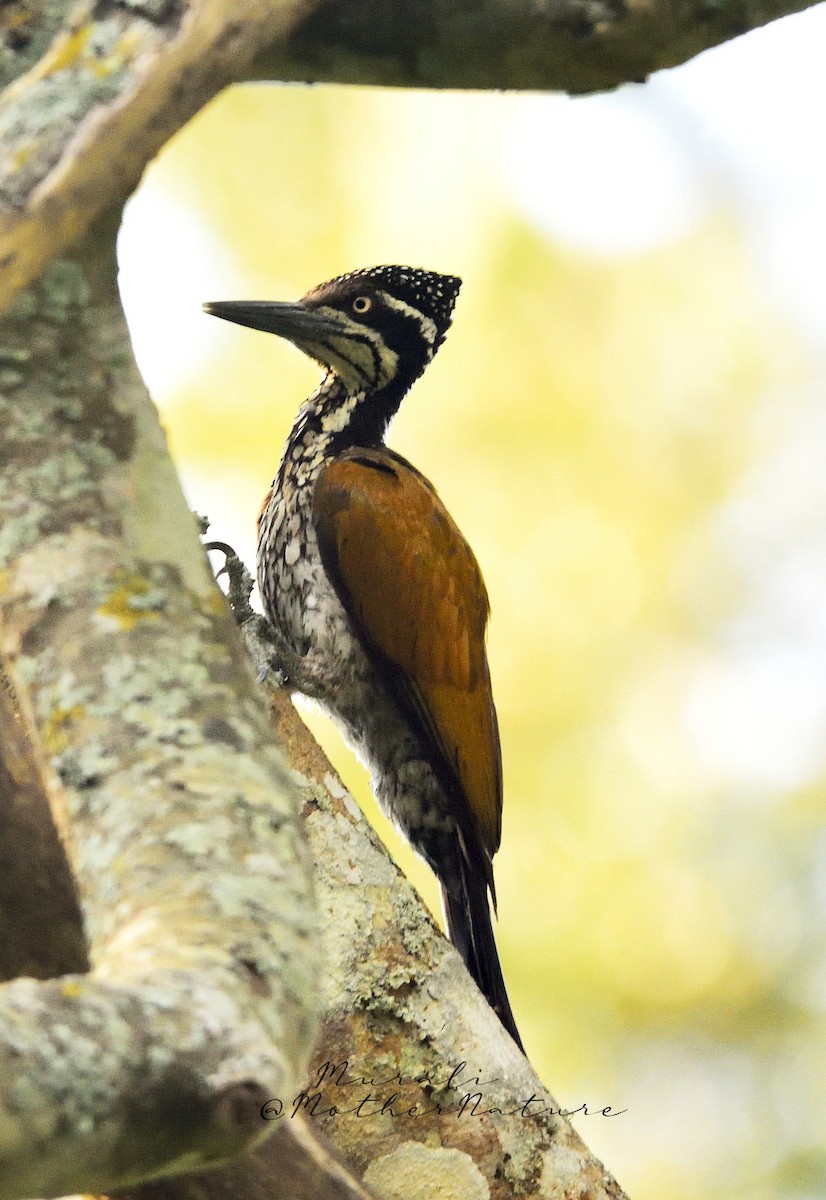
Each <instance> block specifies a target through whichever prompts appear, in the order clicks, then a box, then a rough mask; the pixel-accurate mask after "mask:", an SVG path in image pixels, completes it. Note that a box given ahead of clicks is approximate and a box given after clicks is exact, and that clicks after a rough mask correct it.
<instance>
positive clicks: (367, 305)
mask: <svg viewBox="0 0 826 1200" xmlns="http://www.w3.org/2000/svg"><path fill="white" fill-rule="evenodd" d="M372 307H373V301H372V300H371V299H370V297H369V296H356V298H355V300H354V301H353V312H354V313H358V314H359V316H363V315H364V313H366V312H369V311H370V309H371V308H372Z"/></svg>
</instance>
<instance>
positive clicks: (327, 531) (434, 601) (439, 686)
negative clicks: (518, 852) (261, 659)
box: [313, 448, 502, 861]
mask: <svg viewBox="0 0 826 1200" xmlns="http://www.w3.org/2000/svg"><path fill="white" fill-rule="evenodd" d="M313 516H314V521H315V528H316V533H317V537H318V543H319V549H320V552H321V557H322V561H323V562H324V565H325V568H326V570H327V573H328V575H329V576H330V579H331V580H332V582H333V586H334V587H335V588H336V591H337V593H338V595H339V598H340V599H341V602H342V604H343V605H344V608H345V610H346V612H347V614H348V616H349V617H350V619H351V621H352V622H353V625H354V627H355V629H356V632H357V634H358V635H359V636H360V637H361V638H362V640H363V641H364V642H365V643H366V644H367V646H368V647H369V648H370V649H371V650H372V651H373V652H374V655H377V656H378V659H379V661H380V662H382V663H383V665H384V666H385V668H386V671H385V674H386V678H387V679H388V681H391V682H392V686H393V688H394V690H395V691H396V692H397V694H398V695H399V697H400V699H401V701H402V703H403V704H404V706H405V707H406V709H407V710H408V712H410V713H412V715H413V718H414V719H415V720H416V722H417V724H418V726H419V731H420V734H421V736H422V738H423V740H424V742H425V745H427V746H428V747H429V748H430V749H431V751H432V753H433V755H434V757H435V760H436V762H437V764H438V765H439V767H440V769H441V771H442V774H443V776H444V775H445V774H447V775H448V776H449V777H450V779H451V780H452V781H453V783H454V785H455V786H454V787H453V788H451V790H452V791H453V792H454V793H456V792H458V795H459V797H460V798H461V799H463V800H464V802H465V804H466V806H467V808H466V814H465V815H466V817H468V816H469V817H471V830H470V832H471V833H472V835H474V840H475V837H477V836H478V837H480V838H481V842H482V845H483V847H484V849H485V851H486V853H487V856H488V861H489V856H491V855H493V854H494V853H495V851H496V849H497V848H498V846H499V838H500V829H501V811H502V766H501V754H500V747H499V733H498V728H497V723H496V711H495V709H494V705H493V697H492V694H491V687H490V674H489V670H488V662H487V655H486V653H485V627H486V625H487V618H488V608H489V606H488V598H487V592H486V591H485V585H484V582H483V580H482V575H481V572H480V570H479V566H478V564H477V562H476V559H475V558H474V556H473V552H472V550H471V549H470V547H469V546H468V544H467V542H466V541H465V539H464V537H463V536H462V534H461V532H460V531H459V529H458V527H457V526H456V524H455V522H454V521H453V520H452V519H451V517H450V515H449V514H448V512H447V510H446V509H445V507H444V505H443V504H442V502H441V500H440V499H439V497H438V496H437V495H436V492H435V491H434V489H433V488H432V487H431V485H430V484H429V483H428V482H427V480H426V479H424V477H423V476H422V475H420V474H419V473H418V471H416V470H415V469H414V468H413V467H411V466H410V464H409V463H407V462H406V461H405V460H404V459H403V458H401V457H400V456H399V455H396V454H394V453H392V451H389V450H387V449H384V448H382V449H375V450H352V451H346V452H345V453H343V454H342V455H340V456H339V457H338V458H336V459H335V460H334V461H333V462H332V463H330V465H329V466H327V467H326V468H325V469H324V470H323V471H322V473H321V475H320V476H319V479H318V482H317V484H316V489H315V493H314V497H313Z"/></svg>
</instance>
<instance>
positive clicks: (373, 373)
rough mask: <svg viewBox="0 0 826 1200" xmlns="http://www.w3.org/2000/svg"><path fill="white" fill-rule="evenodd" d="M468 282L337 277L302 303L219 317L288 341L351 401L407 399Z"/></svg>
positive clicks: (232, 304) (394, 274)
mask: <svg viewBox="0 0 826 1200" xmlns="http://www.w3.org/2000/svg"><path fill="white" fill-rule="evenodd" d="M461 283H462V281H461V280H460V279H457V278H456V276H454V275H439V274H437V273H436V272H435V271H422V270H419V269H417V268H414V267H371V268H369V269H367V270H362V271H351V272H349V274H347V275H339V276H338V277H337V278H335V279H331V280H329V282H328V283H322V284H320V285H319V286H318V287H315V288H313V289H312V291H310V292H308V293H307V294H306V296H303V297H302V298H301V299H300V300H299V301H298V302H297V303H296V304H281V303H278V302H275V301H267V300H248V301H245V300H238V301H236V300H225V301H223V300H222V301H218V302H216V303H213V304H205V305H204V309H205V311H206V312H208V313H210V314H211V315H212V316H215V317H223V318H224V320H227V321H234V322H236V324H238V325H248V326H250V328H252V329H263V330H266V331H267V332H269V333H276V334H278V335H279V337H283V338H287V340H288V341H291V342H292V343H293V344H294V345H296V346H297V347H298V348H299V350H303V351H304V353H305V354H307V355H309V356H310V358H314V359H315V360H316V362H318V363H320V364H321V365H322V366H323V367H324V368H325V369H326V370H329V371H332V372H334V373H335V375H336V376H337V377H338V378H339V379H340V380H341V382H342V383H343V385H344V387H345V388H346V390H347V392H348V393H349V394H350V395H352V396H355V395H360V394H366V395H369V394H374V393H376V392H379V391H383V390H384V389H387V388H391V387H392V390H393V391H394V392H398V393H399V394H400V395H401V394H403V393H404V392H405V391H406V390H407V388H409V387H410V385H411V384H412V383H413V381H414V380H415V379H416V378H417V377H418V376H419V375H421V373H422V371H423V370H424V369H425V367H426V366H427V364H428V363H429V362H430V360H431V358H432V357H433V355H434V354H435V353H436V351H437V350H438V348H439V346H440V345H441V344H442V342H443V341H444V339H445V335H446V333H447V331H448V329H449V327H450V322H451V318H452V315H453V306H454V304H455V302H456V297H457V295H458V293H459V288H460V287H461Z"/></svg>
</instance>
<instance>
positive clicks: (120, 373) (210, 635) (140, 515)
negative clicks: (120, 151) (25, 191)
mask: <svg viewBox="0 0 826 1200" xmlns="http://www.w3.org/2000/svg"><path fill="white" fill-rule="evenodd" d="M0 416H1V417H2V422H1V423H0V428H1V429H2V438H1V439H0V452H2V454H3V458H4V471H3V475H2V478H1V479H0V531H2V532H0V652H1V653H2V656H3V660H4V665H5V670H4V675H5V678H6V679H8V680H9V687H10V688H11V690H12V691H13V693H14V696H15V697H16V699H17V703H18V704H19V705H20V706H22V707H23V708H24V709H25V713H24V716H25V719H26V720H27V722H28V723H29V727H30V729H31V730H32V731H33V734H34V736H35V737H36V738H37V740H38V742H39V744H40V745H41V746H42V747H43V749H44V751H45V753H46V755H48V758H49V760H50V763H51V767H52V770H51V771H48V772H46V771H44V772H43V773H42V777H41V776H39V777H38V778H37V779H35V780H34V781H33V786H34V785H37V786H39V787H40V788H41V790H45V791H46V792H47V793H48V800H49V803H50V806H51V810H52V814H53V816H54V817H55V821H56V823H57V825H58V826H59V827H60V828H61V832H62V834H63V837H64V841H65V844H66V847H67V851H68V855H69V859H70V861H71V865H72V868H73V871H74V875H75V878H76V880H77V885H78V893H79V898H80V904H81V908H82V912H83V918H84V924H85V929H86V934H87V937H88V941H89V957H90V960H91V972H90V973H89V974H88V975H77V974H76V975H64V976H63V977H62V978H60V979H59V980H53V981H49V982H38V981H34V980H25V979H23V980H15V981H13V982H10V983H8V984H6V985H4V986H3V987H2V988H0V1080H2V1084H3V1089H2V1096H1V1097H0V1196H3V1197H9V1198H12V1197H14V1198H18V1197H21V1196H33V1195H34V1196H44V1195H61V1194H64V1193H66V1192H69V1191H80V1190H84V1191H88V1190H91V1189H101V1188H104V1187H106V1188H111V1187H115V1186H117V1185H123V1184H124V1183H127V1182H130V1181H135V1180H137V1179H141V1178H146V1177H150V1176H152V1175H157V1174H159V1173H163V1174H170V1173H174V1172H175V1171H180V1170H192V1169H193V1168H195V1167H197V1166H199V1165H200V1166H205V1165H208V1164H211V1163H216V1162H220V1161H223V1160H224V1159H226V1158H228V1157H230V1156H231V1155H233V1154H236V1153H238V1151H239V1150H241V1149H243V1148H244V1147H246V1146H249V1145H250V1144H253V1143H254V1142H256V1141H258V1140H260V1139H261V1138H262V1137H264V1136H266V1134H267V1133H268V1132H269V1131H270V1127H269V1126H268V1125H267V1123H266V1122H263V1121H262V1119H261V1116H260V1108H261V1104H262V1103H263V1101H264V1100H266V1099H267V1098H268V1097H269V1096H270V1095H271V1094H272V1093H273V1092H274V1091H278V1089H280V1088H284V1087H287V1088H291V1087H293V1086H296V1085H297V1082H298V1080H299V1079H300V1078H301V1077H303V1074H304V1072H305V1069H306V1062H307V1055H308V1053H309V1050H310V1046H311V1043H312V1039H313V1036H314V1032H315V1028H316V1021H317V1008H318V988H317V976H318V966H317V961H318V950H317V937H316V933H315V930H316V919H315V911H316V910H315V907H314V904H313V901H312V889H311V882H310V871H309V861H308V858H307V855H306V852H305V850H304V846H303V841H302V835H301V831H300V828H299V825H298V822H297V809H296V803H295V793H294V791H293V789H292V786H291V784H290V782H289V780H288V777H287V774H286V772H285V770H284V768H283V766H282V761H281V758H280V756H279V754H278V753H277V751H276V750H275V749H274V747H273V740H272V731H271V728H270V725H269V721H268V716H267V711H266V706H265V705H264V704H263V703H262V701H261V698H260V696H259V693H258V689H257V686H256V683H255V679H254V677H253V673H252V670H251V668H250V665H249V663H248V660H247V657H246V654H245V653H244V651H243V649H242V647H241V645H240V642H239V640H238V637H237V634H236V631H235V629H234V627H233V622H232V618H231V615H230V614H229V612H228V610H227V608H226V605H225V602H224V600H223V598H222V597H221V596H220V594H219V593H218V591H217V589H216V588H215V585H214V581H213V579H212V576H211V573H210V571H209V568H208V564H207V563H206V560H205V557H204V555H203V552H202V550H201V548H200V546H199V544H198V541H197V535H196V530H195V526H194V522H193V520H192V518H191V515H190V514H189V512H188V510H187V508H186V505H185V503H184V501H183V498H182V496H181V493H180V489H179V487H178V483H177V479H176V477H175V474H174V470H173V468H172V465H171V462H170V460H169V456H168V454H167V451H166V446H165V443H164V439H163V435H162V433H161V431H160V428H159V426H158V423H157V418H156V414H155V412H154V409H153V408H152V406H151V404H150V402H149V400H148V397H147V396H146V394H145V391H144V389H143V387H142V385H141V383H140V380H139V378H138V377H137V374H136V371H135V368H134V365H133V363H132V361H131V357H130V355H129V352H128V336H127V333H126V329H125V325H124V322H123V318H122V314H121V311H120V305H119V302H118V299H117V295H116V291H115V269H114V237H113V227H99V228H98V230H97V231H96V235H95V237H94V238H90V239H89V240H88V242H87V244H86V245H84V246H82V247H80V248H79V250H78V256H77V261H75V262H63V263H59V264H56V265H55V266H53V267H52V268H51V269H50V270H49V271H48V272H47V273H46V275H45V276H44V277H43V279H42V280H41V282H40V283H39V284H38V285H37V286H36V287H34V288H32V289H31V290H30V291H27V292H25V293H23V294H22V295H21V296H20V297H19V298H18V301H17V304H16V307H15V308H14V309H13V311H12V312H10V313H9V314H8V315H7V316H6V317H5V319H4V320H3V321H2V327H1V328H0ZM21 778H22V777H21ZM14 852H16V853H17V854H18V855H21V856H24V857H25V854H26V846H25V845H21V844H20V843H19V842H18V844H17V845H16V846H15V847H14ZM81 969H82V968H81Z"/></svg>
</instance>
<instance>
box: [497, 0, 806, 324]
mask: <svg viewBox="0 0 826 1200" xmlns="http://www.w3.org/2000/svg"><path fill="white" fill-rule="evenodd" d="M824 46H826V5H823V4H821V5H818V6H817V7H815V8H811V9H808V10H807V11H806V12H803V13H798V14H796V15H794V16H792V17H788V18H786V19H784V20H782V21H775V22H773V23H771V24H770V25H768V26H766V27H764V28H762V29H758V30H754V31H752V32H751V33H749V34H747V35H745V36H744V37H741V38H736V39H735V40H734V41H731V42H727V43H726V44H725V45H722V46H719V47H717V48H716V49H714V50H709V51H707V52H706V53H704V54H701V55H699V56H698V57H697V58H695V59H692V60H691V61H690V62H688V63H686V64H685V65H684V66H681V67H677V68H673V69H671V70H668V71H661V72H659V73H658V74H656V75H654V76H653V77H652V78H651V79H650V80H649V81H648V83H646V84H645V85H626V86H625V87H622V88H619V89H618V90H617V91H616V92H612V93H610V94H607V95H597V96H584V97H566V96H558V95H553V96H545V97H541V96H535V97H530V98H526V99H524V100H521V101H520V100H519V99H516V100H515V102H514V103H513V108H512V110H511V113H510V116H509V120H508V121H506V122H505V127H504V144H503V149H502V160H503V163H504V165H505V172H504V173H503V174H504V176H505V180H506V186H507V187H508V188H509V191H510V194H511V196H512V197H513V198H514V199H515V200H516V202H517V203H518V204H519V206H520V208H521V209H522V211H523V212H524V213H525V214H526V215H527V216H528V217H529V218H530V219H531V220H532V221H533V222H534V223H535V224H536V225H537V227H538V228H540V229H541V230H543V231H544V232H545V233H547V234H548V235H550V236H551V237H552V238H554V239H555V240H557V241H559V242H562V243H563V244H565V245H569V246H572V247H574V248H576V249H579V250H584V251H590V252H593V253H594V254H601V255H624V254H632V253H634V252H635V251H639V250H642V249H645V248H647V247H651V246H656V245H658V244H661V243H663V242H667V241H669V240H671V239H674V238H676V237H679V236H680V235H682V234H684V233H687V232H688V231H689V230H690V229H691V228H692V227H693V226H694V225H696V224H697V222H698V221H700V220H701V219H702V218H703V216H704V215H705V214H706V213H708V212H709V211H710V210H711V208H712V206H714V205H717V204H719V203H720V202H721V201H723V202H724V203H726V204H729V205H732V206H734V207H735V208H736V209H737V210H738V215H739V216H741V217H742V218H743V219H745V220H746V222H747V224H750V225H751V232H752V234H753V235H754V237H755V244H757V243H758V242H760V243H761V244H762V245H763V247H764V249H763V250H762V251H761V254H762V255H763V256H765V261H766V264H767V265H768V266H769V267H770V268H771V269H772V270H773V271H775V272H776V274H777V277H778V280H779V281H780V282H781V283H782V282H783V281H786V283H787V291H788V297H789V301H790V303H794V304H795V305H796V306H797V308H798V311H799V312H800V314H801V315H802V316H804V317H807V318H808V320H809V321H810V322H812V323H813V324H814V326H815V329H816V330H817V331H819V332H820V334H821V335H822V336H823V338H824V341H826V317H824V316H823V313H824V306H823V303H822V280H823V278H824V277H826V238H824V237H823V213H824V212H826V168H824V164H823V155H822V154H821V153H820V149H819V148H820V146H821V145H822V140H823V131H822V114H823V111H824V109H826V72H824V70H823V55H824ZM767 81H770V82H767Z"/></svg>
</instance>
